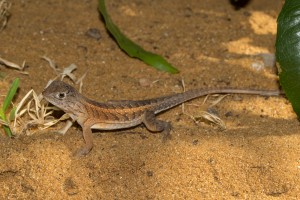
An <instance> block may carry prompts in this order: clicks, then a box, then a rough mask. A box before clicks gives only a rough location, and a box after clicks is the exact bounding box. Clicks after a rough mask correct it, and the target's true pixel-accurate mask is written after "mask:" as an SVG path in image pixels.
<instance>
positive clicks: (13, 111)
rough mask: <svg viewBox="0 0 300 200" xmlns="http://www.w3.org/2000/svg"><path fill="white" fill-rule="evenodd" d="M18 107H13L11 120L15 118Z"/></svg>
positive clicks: (10, 115) (10, 114)
mask: <svg viewBox="0 0 300 200" xmlns="http://www.w3.org/2000/svg"><path fill="white" fill-rule="evenodd" d="M16 110H17V107H15V106H14V107H13V108H12V109H11V111H10V113H9V121H13V120H14V119H15V114H16Z"/></svg>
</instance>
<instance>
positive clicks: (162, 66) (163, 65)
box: [99, 0, 179, 73]
mask: <svg viewBox="0 0 300 200" xmlns="http://www.w3.org/2000/svg"><path fill="white" fill-rule="evenodd" d="M99 11H100V13H101V14H102V16H103V18H104V21H105V23H106V28H107V29H108V30H109V32H110V33H111V34H112V35H113V37H114V38H115V40H116V41H117V43H118V45H119V47H120V48H121V49H122V50H123V51H125V52H126V53H127V54H128V55H129V56H131V57H135V58H138V59H140V60H142V61H143V62H145V63H146V64H148V65H150V66H153V67H154V68H156V69H159V70H161V71H166V72H169V73H178V72H179V71H178V70H177V69H176V68H175V67H173V66H172V65H171V64H170V63H168V62H167V61H166V60H165V59H164V58H162V57H161V56H159V55H157V54H154V53H151V52H148V51H146V50H144V49H143V48H142V47H140V46H139V45H137V44H135V43H134V42H133V41H131V40H130V39H129V38H127V37H126V36H125V35H124V34H123V33H122V32H121V31H120V29H119V28H118V27H117V26H116V25H115V24H114V23H113V22H112V20H111V18H110V16H109V15H108V13H107V10H106V7H105V2H104V0H99Z"/></svg>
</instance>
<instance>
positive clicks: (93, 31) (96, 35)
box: [85, 28, 101, 40]
mask: <svg viewBox="0 0 300 200" xmlns="http://www.w3.org/2000/svg"><path fill="white" fill-rule="evenodd" d="M85 35H86V36H88V37H91V38H94V39H96V40H100V38H101V34H100V31H99V29H97V28H90V29H89V30H87V32H86V33H85Z"/></svg>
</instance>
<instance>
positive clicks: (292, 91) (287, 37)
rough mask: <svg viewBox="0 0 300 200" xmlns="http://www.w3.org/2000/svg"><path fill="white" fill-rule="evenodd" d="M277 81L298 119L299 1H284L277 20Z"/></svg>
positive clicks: (299, 104)
mask: <svg viewBox="0 0 300 200" xmlns="http://www.w3.org/2000/svg"><path fill="white" fill-rule="evenodd" d="M276 60H277V66H278V72H279V81H280V84H281V86H282V88H283V90H284V91H285V94H286V96H287V98H288V99H289V101H290V102H291V103H292V106H293V109H294V111H295V112H296V114H297V116H298V118H300V1H299V0H286V1H285V4H284V6H283V8H282V10H281V12H280V14H279V17H278V19H277V38H276Z"/></svg>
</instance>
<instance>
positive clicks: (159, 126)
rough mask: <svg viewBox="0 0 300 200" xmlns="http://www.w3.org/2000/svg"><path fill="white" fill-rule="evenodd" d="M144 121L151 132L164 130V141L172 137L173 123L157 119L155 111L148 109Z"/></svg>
mask: <svg viewBox="0 0 300 200" xmlns="http://www.w3.org/2000/svg"><path fill="white" fill-rule="evenodd" d="M143 123H144V124H145V126H146V128H147V129H148V130H149V131H151V132H162V136H163V141H166V140H167V139H170V138H171V135H170V132H171V124H170V122H166V121H162V120H158V119H156V116H155V114H154V112H153V111H146V112H145V115H144V120H143Z"/></svg>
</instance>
